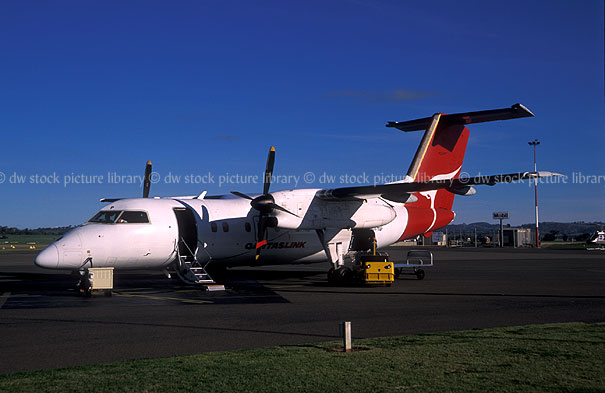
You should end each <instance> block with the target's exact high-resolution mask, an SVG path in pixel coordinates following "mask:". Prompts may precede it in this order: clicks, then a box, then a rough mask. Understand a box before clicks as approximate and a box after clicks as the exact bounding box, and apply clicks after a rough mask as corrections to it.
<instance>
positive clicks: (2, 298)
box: [0, 292, 11, 308]
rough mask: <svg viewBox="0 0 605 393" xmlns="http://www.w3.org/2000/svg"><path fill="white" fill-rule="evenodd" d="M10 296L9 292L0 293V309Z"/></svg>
mask: <svg viewBox="0 0 605 393" xmlns="http://www.w3.org/2000/svg"><path fill="white" fill-rule="evenodd" d="M10 295H11V293H10V292H3V293H2V296H0V308H2V306H4V303H6V301H7V300H8V298H9V297H10Z"/></svg>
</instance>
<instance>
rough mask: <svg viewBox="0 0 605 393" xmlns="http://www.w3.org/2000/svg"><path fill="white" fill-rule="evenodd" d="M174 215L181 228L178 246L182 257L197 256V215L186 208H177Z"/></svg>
mask: <svg viewBox="0 0 605 393" xmlns="http://www.w3.org/2000/svg"><path fill="white" fill-rule="evenodd" d="M174 215H175V216H176V221H177V223H178V227H179V235H178V236H179V238H178V246H179V253H180V254H181V255H182V256H191V257H193V256H194V255H195V252H196V250H197V224H196V222H195V215H194V214H193V212H192V211H191V210H189V209H186V208H175V209H174Z"/></svg>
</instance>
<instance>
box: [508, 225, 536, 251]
mask: <svg viewBox="0 0 605 393" xmlns="http://www.w3.org/2000/svg"><path fill="white" fill-rule="evenodd" d="M503 230H504V234H503V235H502V240H503V241H504V244H503V245H504V247H532V246H534V245H535V244H536V240H535V235H534V234H533V233H532V230H531V228H503Z"/></svg>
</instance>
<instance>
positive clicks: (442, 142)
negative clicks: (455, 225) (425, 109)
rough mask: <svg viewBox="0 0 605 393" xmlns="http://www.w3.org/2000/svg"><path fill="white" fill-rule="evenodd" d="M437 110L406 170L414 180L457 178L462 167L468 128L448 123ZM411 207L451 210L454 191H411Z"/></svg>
mask: <svg viewBox="0 0 605 393" xmlns="http://www.w3.org/2000/svg"><path fill="white" fill-rule="evenodd" d="M444 117H445V116H443V115H441V114H439V113H437V114H435V115H434V116H433V120H432V122H431V125H430V126H429V128H428V129H427V130H426V132H425V133H424V137H423V138H422V142H421V143H420V146H418V150H417V151H416V155H415V156H414V160H412V163H411V165H410V168H409V169H408V173H407V176H408V179H409V180H411V181H414V182H427V181H431V180H446V179H457V178H458V177H459V176H460V172H461V170H462V163H463V161H464V154H465V153H466V144H467V142H468V136H469V130H468V128H466V127H465V126H464V125H463V124H448V123H447V122H446V121H442V118H444ZM415 195H416V197H417V198H418V202H416V203H414V207H418V208H429V209H436V208H439V209H447V210H451V209H452V205H453V203H454V194H452V193H451V192H449V191H447V190H444V189H442V190H437V191H426V192H420V193H416V194H415Z"/></svg>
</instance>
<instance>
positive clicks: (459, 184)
mask: <svg viewBox="0 0 605 393" xmlns="http://www.w3.org/2000/svg"><path fill="white" fill-rule="evenodd" d="M550 176H562V175H561V174H558V173H553V172H547V171H538V172H520V173H509V174H504V175H490V176H475V177H461V178H458V179H444V180H431V181H426V182H408V183H404V182H401V183H390V184H379V185H375V186H358V187H343V188H334V189H326V190H320V191H318V192H317V194H316V195H317V197H318V198H320V199H332V200H334V199H364V198H371V197H378V196H382V197H384V198H385V199H389V200H392V201H395V202H413V201H414V200H415V198H410V197H413V196H412V195H410V194H411V193H414V192H422V191H432V190H440V189H444V188H445V189H447V190H448V191H451V192H453V193H455V194H461V195H471V194H474V190H473V189H472V186H477V185H483V184H486V185H490V186H493V185H494V184H497V183H510V182H514V181H520V180H527V179H535V178H538V177H550ZM471 190H473V191H471ZM410 199H412V200H410Z"/></svg>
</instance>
